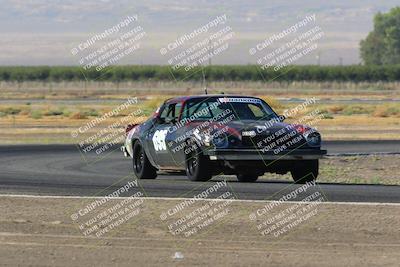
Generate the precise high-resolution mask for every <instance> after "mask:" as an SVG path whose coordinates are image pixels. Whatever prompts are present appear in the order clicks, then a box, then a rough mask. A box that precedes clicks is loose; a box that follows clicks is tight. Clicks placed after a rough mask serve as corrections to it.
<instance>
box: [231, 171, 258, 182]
mask: <svg viewBox="0 0 400 267" xmlns="http://www.w3.org/2000/svg"><path fill="white" fill-rule="evenodd" d="M236 178H237V179H238V181H239V182H241V183H253V182H255V181H257V179H258V175H257V174H240V173H239V174H236Z"/></svg>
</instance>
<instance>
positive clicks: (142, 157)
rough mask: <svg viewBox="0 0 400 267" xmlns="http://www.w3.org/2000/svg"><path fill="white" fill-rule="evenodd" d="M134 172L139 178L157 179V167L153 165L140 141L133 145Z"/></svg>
mask: <svg viewBox="0 0 400 267" xmlns="http://www.w3.org/2000/svg"><path fill="white" fill-rule="evenodd" d="M133 172H134V173H135V175H136V177H137V178H138V179H155V178H156V177H157V169H156V168H154V167H153V165H151V163H150V161H149V159H148V158H147V156H146V153H145V151H144V148H143V146H142V145H141V143H140V142H139V141H137V142H135V145H134V146H133Z"/></svg>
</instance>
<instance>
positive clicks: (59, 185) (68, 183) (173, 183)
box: [0, 141, 400, 203]
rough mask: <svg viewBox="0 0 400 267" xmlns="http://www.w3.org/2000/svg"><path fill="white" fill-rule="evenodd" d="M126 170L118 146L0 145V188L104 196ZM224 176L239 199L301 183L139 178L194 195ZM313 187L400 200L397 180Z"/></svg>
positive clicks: (380, 144)
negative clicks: (90, 150) (102, 149)
mask: <svg viewBox="0 0 400 267" xmlns="http://www.w3.org/2000/svg"><path fill="white" fill-rule="evenodd" d="M324 148H325V149H328V153H329V154H335V155H345V154H370V153H372V154H373V153H378V154H379V153H389V154H390V153H400V142H399V141H357V142H352V141H349V142H344V141H334V142H325V143H324ZM131 170H132V166H131V160H129V159H126V158H124V157H123V155H122V153H121V152H120V151H119V150H118V147H116V148H115V150H113V151H110V152H108V154H102V155H101V156H98V155H86V156H83V155H82V154H81V152H79V150H78V148H77V147H76V146H74V145H37V146H35V145H29V146H0V194H32V195H66V196H104V195H108V194H110V193H112V192H113V191H115V190H117V189H118V188H120V187H121V186H123V185H125V184H126V183H127V182H128V181H132V180H134V179H135V177H134V176H133V174H132V172H131ZM224 179H226V180H227V181H228V182H229V188H230V190H231V191H232V192H233V193H234V194H235V196H236V198H238V199H252V200H276V199H279V198H280V197H282V196H283V195H284V194H285V193H288V192H290V191H292V190H293V189H295V188H296V187H298V186H300V185H293V184H292V183H290V182H287V181H278V180H267V179H261V180H260V181H258V182H256V183H238V182H237V181H236V178H235V177H234V176H223V177H222V176H219V177H214V178H213V179H212V180H211V181H209V182H206V183H196V182H191V181H189V180H188V179H187V178H186V177H185V176H183V175H179V174H165V173H164V174H160V175H159V176H158V178H157V179H156V180H141V181H139V184H140V188H141V191H143V193H144V194H145V195H146V196H148V197H193V196H195V195H196V194H198V193H200V192H202V191H203V190H205V189H207V188H209V187H210V186H212V185H213V184H215V183H216V182H218V181H222V180H224ZM316 188H317V189H315V190H318V191H320V192H321V193H323V194H324V195H325V198H326V199H327V200H328V201H337V202H391V203H400V186H388V185H355V184H354V185H353V184H329V183H319V184H318V186H317V187H316ZM135 190H138V189H133V190H130V191H129V194H127V195H126V196H128V195H130V194H133V193H134V192H135ZM293 200H296V199H293Z"/></svg>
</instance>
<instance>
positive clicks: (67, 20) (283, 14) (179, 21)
mask: <svg viewBox="0 0 400 267" xmlns="http://www.w3.org/2000/svg"><path fill="white" fill-rule="evenodd" d="M396 4H397V5H400V3H399V1H398V0H386V1H373V0H363V1H359V0H355V1H354V0H352V1H348V0H337V1H323V0H321V1H314V0H309V1H307V0H301V1H299V0H291V1H261V0H254V1H251V0H249V1H235V0H234V1H232V0H231V1H209V0H189V1H175V0H163V1H154V0H146V1H132V0H130V1H128V0H121V1H118V0H115V1H110V0H88V1H83V0H0V6H1V9H0V35H1V38H0V65H77V64H79V56H78V57H77V56H73V55H72V54H71V49H73V48H74V47H77V46H78V45H79V44H81V43H82V42H85V41H86V40H88V39H89V38H91V37H93V36H94V35H95V34H99V33H102V32H104V31H105V30H107V29H109V28H111V27H113V26H114V25H116V24H118V23H119V22H121V21H122V20H124V19H125V18H126V17H127V16H135V15H137V18H138V19H137V21H135V22H134V23H132V24H131V26H132V27H136V26H140V27H141V29H142V31H143V32H145V36H144V37H143V38H142V39H141V40H140V48H139V49H138V50H136V51H134V52H133V53H131V54H129V55H127V56H125V57H123V58H122V59H121V60H119V61H118V64H168V62H167V61H168V57H165V56H162V55H161V54H160V52H159V51H160V49H161V48H163V47H166V46H167V45H168V44H169V43H171V42H173V41H174V40H175V39H176V38H177V37H179V36H182V35H184V34H187V33H191V32H193V31H194V30H195V29H197V28H199V27H200V26H202V25H205V24H206V23H208V22H209V21H210V20H212V19H214V18H216V17H217V16H221V15H223V14H225V15H226V18H227V19H226V23H225V24H224V25H225V26H226V25H228V26H229V27H230V28H231V29H232V31H233V32H234V36H233V37H232V38H231V39H230V40H229V48H228V49H227V50H226V51H224V52H222V53H220V54H218V55H216V56H215V57H214V58H212V63H213V64H248V63H252V64H254V63H256V60H257V58H256V57H253V56H251V55H250V54H249V49H250V48H252V47H254V46H255V45H256V44H258V43H260V42H262V41H263V40H266V39H267V38H269V37H270V36H272V35H273V34H274V33H275V34H277V33H279V32H281V31H283V30H285V29H287V28H288V27H290V26H292V25H294V24H295V23H297V22H299V21H300V20H302V19H304V18H305V17H306V16H307V15H312V14H315V15H316V21H315V22H313V23H314V25H317V26H319V27H320V28H321V29H322V31H323V32H324V36H323V37H322V38H321V39H320V40H318V49H317V50H315V51H313V52H311V53H309V54H307V56H304V57H302V58H300V59H299V60H297V61H296V62H295V63H296V64H315V63H316V62H317V55H320V59H319V61H320V63H321V64H338V63H339V62H340V58H342V59H341V60H342V62H343V64H354V63H359V62H360V60H359V55H358V46H359V41H360V40H361V39H362V38H364V37H365V36H366V34H367V33H368V32H369V31H370V30H371V29H372V19H373V15H374V14H376V13H377V12H379V11H381V12H386V11H388V10H389V9H390V8H392V7H394V6H396ZM217 30H218V29H217V28H215V29H212V30H210V31H209V33H213V32H215V31H217ZM304 30H306V29H304ZM299 34H301V31H299V32H296V33H295V34H293V36H292V37H295V36H296V35H299ZM116 37H118V34H117V35H115V34H114V35H110V36H108V37H107V38H105V39H103V40H101V41H98V42H97V43H96V46H97V47H101V46H102V45H104V44H106V43H107V42H109V41H110V40H113V39H115V38H116ZM292 37H290V38H292ZM199 38H200V39H201V37H199ZM290 38H289V39H290ZM286 41H287V40H286ZM195 42H196V40H195V39H193V40H190V41H188V42H187V43H186V44H185V45H193V44H194V43H195ZM280 42H285V40H280ZM280 42H276V43H275V44H274V46H271V49H272V50H273V49H274V47H279V45H280ZM94 47H95V46H93V47H92V48H93V49H94ZM182 49H183V48H182Z"/></svg>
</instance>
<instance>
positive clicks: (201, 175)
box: [185, 144, 212, 182]
mask: <svg viewBox="0 0 400 267" xmlns="http://www.w3.org/2000/svg"><path fill="white" fill-rule="evenodd" d="M186 148H187V150H189V151H188V153H187V154H186V160H185V169H186V176H187V177H188V178H189V179H190V180H191V181H196V182H205V181H208V180H210V179H211V178H212V166H211V163H210V160H209V159H208V158H206V157H205V156H204V155H203V153H201V151H200V150H199V149H198V148H197V145H195V144H193V145H191V146H187V147H186Z"/></svg>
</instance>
